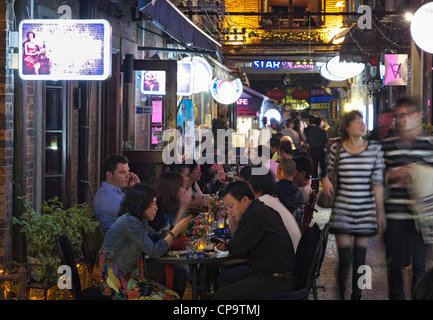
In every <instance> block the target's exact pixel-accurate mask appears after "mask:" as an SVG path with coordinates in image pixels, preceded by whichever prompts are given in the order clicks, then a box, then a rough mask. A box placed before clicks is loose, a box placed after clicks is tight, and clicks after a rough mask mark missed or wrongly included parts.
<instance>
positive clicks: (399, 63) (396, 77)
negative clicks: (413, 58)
mask: <svg viewBox="0 0 433 320" xmlns="http://www.w3.org/2000/svg"><path fill="white" fill-rule="evenodd" d="M384 83H385V85H386V86H406V85H407V54H386V55H385V79H384Z"/></svg>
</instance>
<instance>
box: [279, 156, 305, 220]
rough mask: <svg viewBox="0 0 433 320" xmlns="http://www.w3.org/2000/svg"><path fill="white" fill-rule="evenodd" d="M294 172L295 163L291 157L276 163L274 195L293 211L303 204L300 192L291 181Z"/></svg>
mask: <svg viewBox="0 0 433 320" xmlns="http://www.w3.org/2000/svg"><path fill="white" fill-rule="evenodd" d="M295 172H296V163H295V161H293V160H292V159H283V160H281V161H280V163H279V165H278V174H277V177H278V180H279V181H278V182H277V185H276V195H277V196H278V199H279V200H280V202H281V203H282V204H283V205H284V206H285V207H286V208H287V210H289V211H290V212H292V213H293V212H294V211H295V209H296V208H299V207H301V206H302V205H303V204H304V199H303V197H302V192H301V190H299V188H298V187H297V186H296V185H295V183H294V182H293V177H294V176H295Z"/></svg>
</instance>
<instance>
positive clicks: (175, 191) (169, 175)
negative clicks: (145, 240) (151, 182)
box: [149, 171, 191, 232]
mask: <svg viewBox="0 0 433 320" xmlns="http://www.w3.org/2000/svg"><path fill="white" fill-rule="evenodd" d="M190 200H191V199H190V197H189V194H188V192H187V190H186V186H185V178H184V177H183V176H182V175H181V174H180V173H177V172H172V171H168V172H164V173H163V174H161V176H160V178H159V184H158V212H157V213H156V217H155V219H154V220H153V221H151V222H149V225H150V226H151V227H152V228H153V229H154V230H155V231H157V232H164V231H167V230H169V229H171V228H173V226H174V225H176V223H177V222H179V221H180V220H181V219H182V218H183V217H184V215H185V212H186V211H187V210H188V207H189V202H190Z"/></svg>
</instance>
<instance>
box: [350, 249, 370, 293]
mask: <svg viewBox="0 0 433 320" xmlns="http://www.w3.org/2000/svg"><path fill="white" fill-rule="evenodd" d="M366 256H367V248H365V247H361V246H357V245H355V246H354V247H353V274H352V296H351V300H361V293H362V289H361V288H360V287H359V285H358V281H359V278H360V276H361V275H362V274H360V273H358V268H359V267H360V266H362V265H365V259H366Z"/></svg>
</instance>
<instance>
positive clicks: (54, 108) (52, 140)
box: [43, 82, 66, 203]
mask: <svg viewBox="0 0 433 320" xmlns="http://www.w3.org/2000/svg"><path fill="white" fill-rule="evenodd" d="M64 91H65V90H64V85H63V84H60V83H57V82H47V83H46V95H45V97H46V98H45V100H46V104H45V139H44V141H45V158H44V160H45V166H43V167H44V168H45V172H44V196H43V198H44V199H45V200H48V199H52V198H54V197H56V196H57V197H58V198H59V199H60V201H62V202H63V203H64V202H65V191H66V190H65V189H66V188H65V167H66V165H65V164H66V153H65V150H66V149H65V141H66V140H65V139H66V137H65V134H66V133H65V130H66V99H65V94H64Z"/></svg>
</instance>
